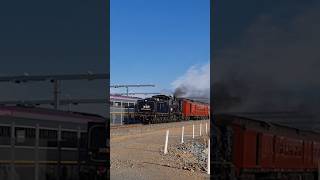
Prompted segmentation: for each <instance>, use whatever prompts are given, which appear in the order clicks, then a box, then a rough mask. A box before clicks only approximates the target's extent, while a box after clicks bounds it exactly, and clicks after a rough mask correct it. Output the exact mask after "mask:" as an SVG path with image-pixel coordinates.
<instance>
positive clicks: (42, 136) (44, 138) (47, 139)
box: [39, 129, 58, 147]
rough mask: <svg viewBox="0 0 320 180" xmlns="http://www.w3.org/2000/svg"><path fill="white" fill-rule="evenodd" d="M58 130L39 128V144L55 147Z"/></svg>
mask: <svg viewBox="0 0 320 180" xmlns="http://www.w3.org/2000/svg"><path fill="white" fill-rule="evenodd" d="M57 140H58V132H57V131H56V130H49V129H40V131H39V146H41V147H57Z"/></svg>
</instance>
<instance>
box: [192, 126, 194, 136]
mask: <svg viewBox="0 0 320 180" xmlns="http://www.w3.org/2000/svg"><path fill="white" fill-rule="evenodd" d="M192 139H194V124H192Z"/></svg>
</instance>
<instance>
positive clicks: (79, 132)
mask: <svg viewBox="0 0 320 180" xmlns="http://www.w3.org/2000/svg"><path fill="white" fill-rule="evenodd" d="M80 138H81V129H80V127H78V133H77V146H78V163H77V164H78V179H80V178H81V177H80V170H81V158H80V157H81V150H80V149H81V144H80V142H81V141H80V140H81V139H80Z"/></svg>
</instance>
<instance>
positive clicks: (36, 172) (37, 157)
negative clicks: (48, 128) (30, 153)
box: [34, 124, 40, 180]
mask: <svg viewBox="0 0 320 180" xmlns="http://www.w3.org/2000/svg"><path fill="white" fill-rule="evenodd" d="M39 134H40V131H39V124H37V125H36V147H35V151H34V152H35V168H34V172H35V175H34V176H35V180H39Z"/></svg>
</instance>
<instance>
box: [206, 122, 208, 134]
mask: <svg viewBox="0 0 320 180" xmlns="http://www.w3.org/2000/svg"><path fill="white" fill-rule="evenodd" d="M206 134H208V123H206Z"/></svg>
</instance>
